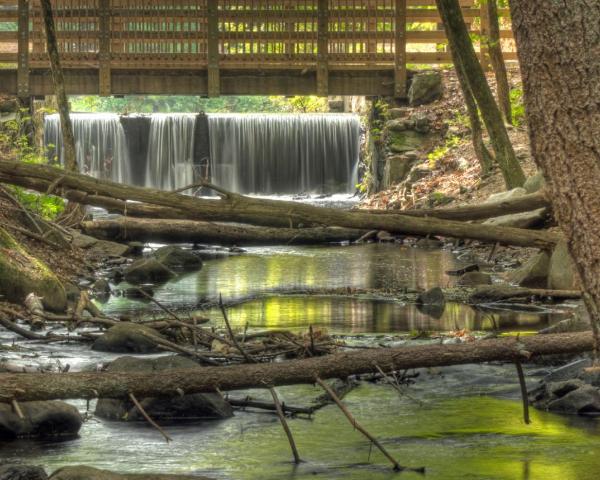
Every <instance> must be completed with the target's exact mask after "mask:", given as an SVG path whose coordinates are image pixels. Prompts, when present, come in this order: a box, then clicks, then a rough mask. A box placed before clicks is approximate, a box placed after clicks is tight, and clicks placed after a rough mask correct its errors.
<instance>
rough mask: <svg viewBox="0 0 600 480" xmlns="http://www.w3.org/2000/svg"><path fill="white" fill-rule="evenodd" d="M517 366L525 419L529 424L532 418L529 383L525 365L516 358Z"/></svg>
mask: <svg viewBox="0 0 600 480" xmlns="http://www.w3.org/2000/svg"><path fill="white" fill-rule="evenodd" d="M515 367H517V376H518V377H519V385H520V386H521V400H522V401H523V420H524V421H525V423H526V424H527V425H529V424H530V423H531V420H530V419H529V397H528V396H527V384H526V383H525V375H524V374H523V367H522V365H521V362H519V360H515Z"/></svg>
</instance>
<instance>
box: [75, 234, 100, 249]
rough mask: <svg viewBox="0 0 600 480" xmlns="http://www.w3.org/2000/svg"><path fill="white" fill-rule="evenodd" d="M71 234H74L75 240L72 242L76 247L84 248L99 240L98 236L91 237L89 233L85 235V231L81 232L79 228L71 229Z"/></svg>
mask: <svg viewBox="0 0 600 480" xmlns="http://www.w3.org/2000/svg"><path fill="white" fill-rule="evenodd" d="M71 234H72V235H73V241H72V242H71V244H72V245H73V246H74V247H77V248H83V249H84V250H85V249H87V248H90V247H91V246H93V245H95V244H96V243H98V241H99V240H98V239H97V238H94V237H90V236H89V235H84V234H83V233H80V232H78V231H77V230H71Z"/></svg>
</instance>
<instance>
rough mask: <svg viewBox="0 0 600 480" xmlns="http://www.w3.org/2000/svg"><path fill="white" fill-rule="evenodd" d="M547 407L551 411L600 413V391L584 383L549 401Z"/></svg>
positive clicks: (582, 413) (586, 413)
mask: <svg viewBox="0 0 600 480" xmlns="http://www.w3.org/2000/svg"><path fill="white" fill-rule="evenodd" d="M546 409H547V410H549V411H551V412H559V413H571V414H580V415H593V414H600V392H599V391H598V389H597V388H596V387H592V386H591V385H583V386H581V387H579V388H577V389H574V390H572V391H569V393H567V394H566V395H564V396H562V397H560V398H557V399H556V400H552V401H550V402H548V405H547V406H546Z"/></svg>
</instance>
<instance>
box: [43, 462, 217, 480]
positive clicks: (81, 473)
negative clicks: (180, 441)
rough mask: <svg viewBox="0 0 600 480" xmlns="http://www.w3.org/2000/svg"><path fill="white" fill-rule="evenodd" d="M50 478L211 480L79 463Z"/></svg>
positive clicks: (71, 479) (195, 476)
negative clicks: (122, 472) (119, 470)
mask: <svg viewBox="0 0 600 480" xmlns="http://www.w3.org/2000/svg"><path fill="white" fill-rule="evenodd" d="M50 480H209V479H208V478H207V477H199V476H197V475H194V476H188V475H165V474H152V473H144V474H133V473H132V474H120V473H115V472H110V471H108V470H99V469H97V468H92V467H86V466H84V465H78V466H75V467H63V468H61V469H59V470H57V471H56V472H54V473H53V474H52V476H51V477H50Z"/></svg>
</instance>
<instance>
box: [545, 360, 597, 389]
mask: <svg viewBox="0 0 600 480" xmlns="http://www.w3.org/2000/svg"><path fill="white" fill-rule="evenodd" d="M591 365H592V361H591V360H590V359H587V358H585V359H581V360H575V361H574V362H571V363H568V364H567V365H563V366H561V367H558V368H555V369H554V370H552V372H550V373H549V374H548V375H546V376H545V377H544V382H546V383H551V382H563V381H565V380H569V379H572V378H576V377H577V376H578V375H579V373H580V372H581V371H582V370H583V369H585V368H588V367H590V366H591Z"/></svg>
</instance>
